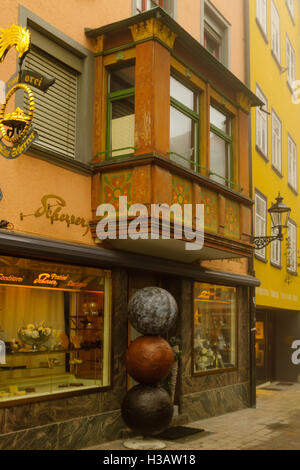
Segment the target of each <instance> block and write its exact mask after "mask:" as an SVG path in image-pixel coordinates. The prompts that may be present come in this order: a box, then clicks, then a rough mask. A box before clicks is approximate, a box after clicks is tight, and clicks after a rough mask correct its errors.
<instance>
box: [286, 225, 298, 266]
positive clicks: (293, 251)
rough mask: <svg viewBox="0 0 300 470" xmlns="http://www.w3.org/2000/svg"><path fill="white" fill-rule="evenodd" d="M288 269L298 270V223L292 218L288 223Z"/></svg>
mask: <svg viewBox="0 0 300 470" xmlns="http://www.w3.org/2000/svg"><path fill="white" fill-rule="evenodd" d="M287 270H288V271H290V272H293V273H296V272H297V225H296V224H295V223H294V222H292V221H291V220H289V221H288V224H287Z"/></svg>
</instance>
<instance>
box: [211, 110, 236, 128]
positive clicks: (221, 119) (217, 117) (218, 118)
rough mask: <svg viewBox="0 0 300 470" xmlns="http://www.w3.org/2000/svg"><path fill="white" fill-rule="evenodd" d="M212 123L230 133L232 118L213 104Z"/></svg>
mask: <svg viewBox="0 0 300 470" xmlns="http://www.w3.org/2000/svg"><path fill="white" fill-rule="evenodd" d="M210 123H211V124H213V125H214V126H215V127H217V128H218V129H220V130H221V131H223V132H226V133H227V134H230V133H231V132H230V118H228V116H226V115H225V114H223V113H221V112H220V111H218V110H217V109H216V108H214V107H213V106H211V107H210Z"/></svg>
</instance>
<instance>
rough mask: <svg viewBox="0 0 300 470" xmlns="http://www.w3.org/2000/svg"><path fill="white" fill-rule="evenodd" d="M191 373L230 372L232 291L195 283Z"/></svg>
mask: <svg viewBox="0 0 300 470" xmlns="http://www.w3.org/2000/svg"><path fill="white" fill-rule="evenodd" d="M193 330H194V338H193V372H194V373H196V374H197V373H205V372H209V371H218V370H223V369H225V370H228V369H233V368H235V367H236V365H237V359H236V352H237V348H236V289H235V288H234V287H225V286H217V285H212V284H203V283H197V282H196V283H195V285H194V325H193Z"/></svg>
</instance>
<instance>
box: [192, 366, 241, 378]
mask: <svg viewBox="0 0 300 470" xmlns="http://www.w3.org/2000/svg"><path fill="white" fill-rule="evenodd" d="M235 370H238V366H234V367H228V368H227V367H224V369H213V370H203V371H202V372H195V371H194V370H193V372H192V376H193V377H201V376H203V375H213V374H224V373H226V372H234V371H235Z"/></svg>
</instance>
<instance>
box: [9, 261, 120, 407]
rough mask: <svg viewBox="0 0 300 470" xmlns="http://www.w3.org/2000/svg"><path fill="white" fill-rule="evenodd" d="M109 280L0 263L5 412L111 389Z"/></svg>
mask: <svg viewBox="0 0 300 470" xmlns="http://www.w3.org/2000/svg"><path fill="white" fill-rule="evenodd" d="M110 330H111V273H110V271H107V270H101V269H96V268H90V267H82V266H72V265H65V264H55V263H52V262H43V261H37V260H32V259H24V258H14V257H7V256H1V257H0V404H1V403H2V402H5V403H6V402H8V401H9V402H11V401H17V400H21V399H22V400H24V399H27V398H28V399H34V398H35V397H42V396H47V395H55V394H61V393H64V392H74V393H76V392H77V391H79V390H90V389H93V388H99V387H107V386H109V385H110V380H111V379H110V357H111V351H110V349H111V337H110V335H111V331H110Z"/></svg>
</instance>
